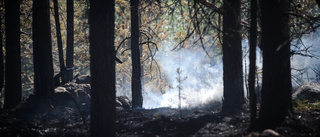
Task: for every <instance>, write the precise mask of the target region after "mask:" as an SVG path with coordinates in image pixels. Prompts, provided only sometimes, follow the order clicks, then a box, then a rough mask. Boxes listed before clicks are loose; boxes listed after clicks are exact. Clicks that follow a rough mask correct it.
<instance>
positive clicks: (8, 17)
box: [4, 0, 22, 109]
mask: <svg viewBox="0 0 320 137" xmlns="http://www.w3.org/2000/svg"><path fill="white" fill-rule="evenodd" d="M5 12H6V13H5V25H6V69H5V81H6V85H5V102H4V109H10V108H13V107H15V106H16V105H18V104H19V103H20V102H21V88H22V85H21V62H20V61H21V58H20V1H13V0H5Z"/></svg>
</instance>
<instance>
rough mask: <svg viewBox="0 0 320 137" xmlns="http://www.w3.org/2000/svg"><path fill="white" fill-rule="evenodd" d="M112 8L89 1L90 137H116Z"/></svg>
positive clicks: (100, 0)
mask: <svg viewBox="0 0 320 137" xmlns="http://www.w3.org/2000/svg"><path fill="white" fill-rule="evenodd" d="M114 6H115V3H114V0H90V12H89V24H90V28H89V29H90V31H89V33H90V36H89V40H90V61H91V63H90V71H91V90H92V91H91V119H90V120H91V122H90V133H91V136H93V137H113V136H115V135H116V134H115V133H116V132H115V120H116V110H115V104H116V88H115V47H114V26H115V24H114V21H115V19H114V12H115V8H114Z"/></svg>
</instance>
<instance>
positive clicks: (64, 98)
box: [54, 87, 75, 107]
mask: <svg viewBox="0 0 320 137" xmlns="http://www.w3.org/2000/svg"><path fill="white" fill-rule="evenodd" d="M54 105H55V106H66V107H75V104H74V101H73V99H72V96H71V94H70V92H69V91H67V90H66V88H64V87H57V88H55V89H54Z"/></svg>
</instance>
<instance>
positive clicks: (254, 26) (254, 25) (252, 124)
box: [248, 0, 258, 130]
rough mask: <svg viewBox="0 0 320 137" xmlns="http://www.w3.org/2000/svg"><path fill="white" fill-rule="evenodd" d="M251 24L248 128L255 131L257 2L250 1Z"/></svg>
mask: <svg viewBox="0 0 320 137" xmlns="http://www.w3.org/2000/svg"><path fill="white" fill-rule="evenodd" d="M250 7H251V11H250V15H251V22H250V55H249V60H250V68H249V82H248V83H249V93H250V96H249V98H250V114H251V115H250V127H249V130H255V129H254V128H255V127H256V116H257V95H256V91H255V75H256V46H257V11H258V10H257V7H258V4H257V0H251V6H250Z"/></svg>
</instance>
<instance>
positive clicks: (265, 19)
mask: <svg viewBox="0 0 320 137" xmlns="http://www.w3.org/2000/svg"><path fill="white" fill-rule="evenodd" d="M260 2H261V5H260V7H261V29H262V38H261V47H262V50H263V74H262V75H263V76H262V77H263V79H262V91H261V92H262V93H261V109H260V113H259V125H260V128H261V129H266V128H275V127H276V126H278V125H279V124H280V123H281V122H283V121H284V120H285V117H286V116H287V115H288V114H289V111H291V110H292V104H291V103H292V102H291V90H292V89H291V88H292V87H291V68H290V34H289V25H288V24H289V16H288V14H287V11H288V8H289V1H288V0H281V1H278V0H261V1H260Z"/></svg>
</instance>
